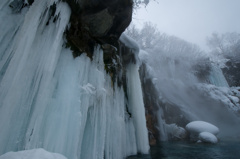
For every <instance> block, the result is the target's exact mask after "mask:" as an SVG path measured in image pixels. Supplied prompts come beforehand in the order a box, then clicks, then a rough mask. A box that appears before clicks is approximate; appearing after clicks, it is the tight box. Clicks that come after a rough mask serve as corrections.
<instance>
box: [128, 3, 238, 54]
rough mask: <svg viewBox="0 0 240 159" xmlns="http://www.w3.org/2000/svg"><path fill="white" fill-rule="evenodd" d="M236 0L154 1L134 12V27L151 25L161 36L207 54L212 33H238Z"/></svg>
mask: <svg viewBox="0 0 240 159" xmlns="http://www.w3.org/2000/svg"><path fill="white" fill-rule="evenodd" d="M239 15H240V1H239V0H231V1H227V0H194V1H193V0H192V1H191V0H181V1H179V0H157V1H150V3H149V4H148V5H147V7H146V8H145V7H142V8H141V9H138V10H137V11H135V14H134V16H133V23H135V24H136V25H137V26H139V27H140V26H142V23H143V22H146V21H150V22H152V23H154V24H156V25H157V27H158V29H159V30H160V31H161V32H165V33H167V34H170V35H175V36H177V37H180V38H183V39H185V40H187V41H189V42H192V43H196V44H198V45H199V46H200V47H202V49H204V50H207V46H206V37H207V36H210V35H211V34H212V33H213V32H218V33H226V32H240V21H239V20H238V19H239Z"/></svg>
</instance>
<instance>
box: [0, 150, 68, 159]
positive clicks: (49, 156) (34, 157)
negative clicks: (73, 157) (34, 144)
mask: <svg viewBox="0 0 240 159" xmlns="http://www.w3.org/2000/svg"><path fill="white" fill-rule="evenodd" d="M0 159H67V158H66V157H65V156H63V155H61V154H58V153H51V152H48V151H46V150H44V149H41V148H39V149H32V150H24V151H18V152H7V153H5V154H3V155H1V156H0Z"/></svg>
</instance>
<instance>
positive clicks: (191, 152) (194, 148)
mask: <svg viewBox="0 0 240 159" xmlns="http://www.w3.org/2000/svg"><path fill="white" fill-rule="evenodd" d="M239 147H240V142H232V141H222V142H219V143H218V144H202V143H201V144H197V143H189V142H161V144H160V145H158V146H152V147H151V150H150V154H151V155H138V156H131V157H129V158H128V159H238V158H239V157H240V151H239Z"/></svg>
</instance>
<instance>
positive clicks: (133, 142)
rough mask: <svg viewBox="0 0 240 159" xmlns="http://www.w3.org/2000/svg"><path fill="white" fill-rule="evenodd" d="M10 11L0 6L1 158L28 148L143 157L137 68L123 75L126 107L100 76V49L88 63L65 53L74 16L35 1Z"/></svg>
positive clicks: (91, 158)
mask: <svg viewBox="0 0 240 159" xmlns="http://www.w3.org/2000/svg"><path fill="white" fill-rule="evenodd" d="M9 3H10V0H2V1H1V4H0V21H1V26H0V127H1V133H0V155H1V154H3V153H6V152H8V151H20V150H25V149H33V148H44V149H46V150H48V151H51V152H56V153H60V154H63V155H64V156H66V157H67V158H69V159H80V158H81V159H95V158H99V159H103V158H105V159H122V158H124V157H126V156H128V155H132V154H136V153H137V152H139V153H148V148H149V147H148V140H147V135H146V134H147V133H146V130H147V129H146V123H145V114H144V107H143V102H142V101H143V99H142V94H141V85H140V80H139V75H138V71H137V66H136V65H131V67H130V66H129V68H127V72H129V75H128V77H127V78H128V79H130V80H131V81H132V82H129V83H128V85H129V87H130V88H129V89H128V96H129V98H128V99H129V101H128V100H127V99H126V97H125V94H126V93H124V91H123V88H122V87H118V86H116V85H115V84H112V83H113V82H112V81H111V77H110V76H109V75H108V74H107V73H106V72H105V70H104V63H103V52H102V50H101V49H99V47H97V48H95V51H94V55H93V59H92V60H91V59H90V58H88V57H87V56H86V55H85V54H82V55H81V56H80V57H77V58H75V59H74V58H73V57H72V53H71V51H70V50H69V49H67V48H64V47H63V46H64V38H63V37H64V36H63V35H64V31H65V28H66V26H67V25H68V22H69V17H70V14H71V11H70V8H69V7H68V5H67V4H66V3H64V2H59V1H58V0H35V2H34V3H33V4H32V6H31V7H29V8H23V10H22V11H21V13H18V14H12V12H11V9H10V8H9V7H8V4H9ZM53 3H56V4H57V5H56V12H55V15H54V16H53V17H51V16H50V15H51V14H50V12H51V10H50V9H49V8H51V7H50V6H51V5H52V4H53ZM54 17H58V18H57V20H56V21H54V20H53V19H54ZM5 22H6V23H5ZM135 81H136V82H135ZM132 84H134V86H131V85H132ZM131 89H136V91H134V90H131ZM126 105H127V106H128V107H129V108H131V111H132V113H133V114H134V115H133V116H132V117H130V116H129V114H128V113H126V110H125V109H126ZM135 112H136V113H135ZM135 114H136V115H135ZM142 122H143V123H142Z"/></svg>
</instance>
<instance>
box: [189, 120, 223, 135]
mask: <svg viewBox="0 0 240 159" xmlns="http://www.w3.org/2000/svg"><path fill="white" fill-rule="evenodd" d="M186 130H187V131H188V132H190V133H193V134H199V133H201V132H209V133H212V134H214V135H217V134H218V133H219V129H218V127H216V126H215V125H213V124H210V123H208V122H205V121H193V122H190V123H189V124H187V125H186Z"/></svg>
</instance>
